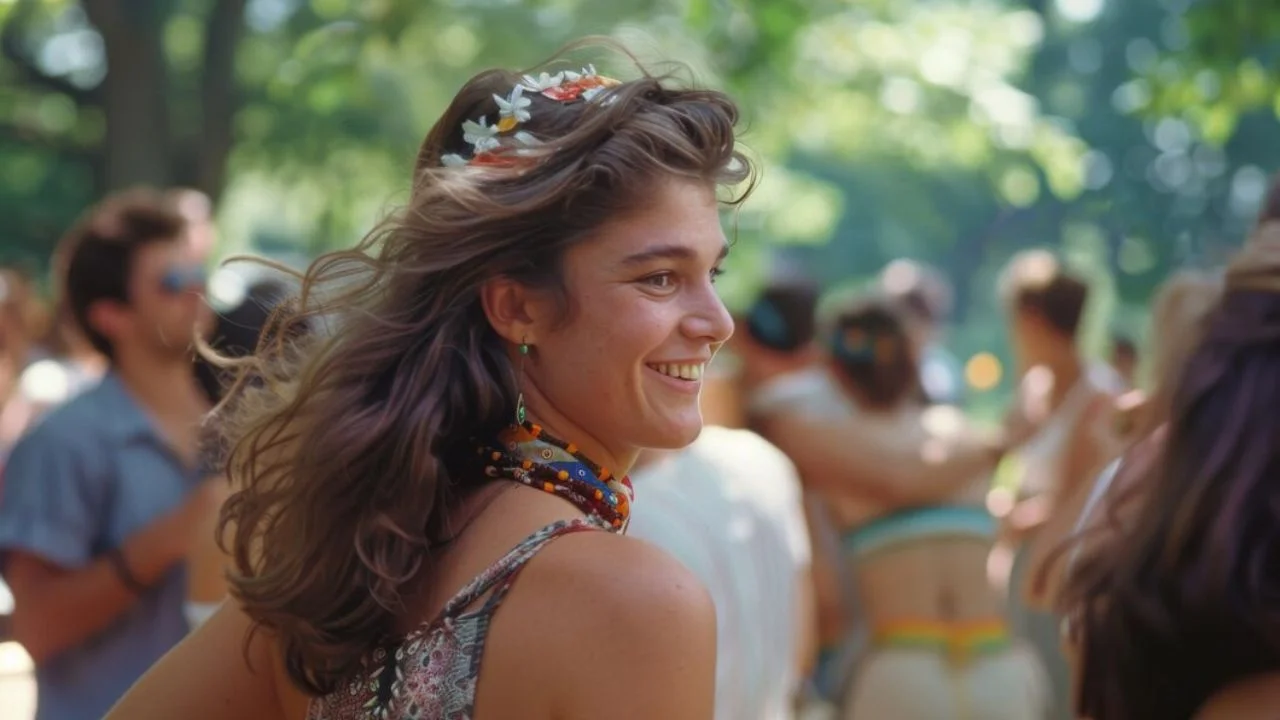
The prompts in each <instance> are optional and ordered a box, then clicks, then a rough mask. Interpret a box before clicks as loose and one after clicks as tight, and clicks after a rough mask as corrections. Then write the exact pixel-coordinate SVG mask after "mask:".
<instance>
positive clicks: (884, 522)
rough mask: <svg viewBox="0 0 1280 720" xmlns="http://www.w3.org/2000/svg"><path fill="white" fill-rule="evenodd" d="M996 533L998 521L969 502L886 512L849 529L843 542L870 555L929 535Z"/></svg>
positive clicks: (855, 552)
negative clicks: (891, 512)
mask: <svg viewBox="0 0 1280 720" xmlns="http://www.w3.org/2000/svg"><path fill="white" fill-rule="evenodd" d="M995 536H996V521H995V518H993V517H991V514H990V513H988V512H987V510H986V508H984V507H979V506H967V505H948V506H938V507H923V508H915V509H912V510H903V511H901V512H896V513H893V514H892V515H886V516H884V517H880V518H877V519H875V520H872V521H871V522H868V523H865V524H863V525H861V526H859V527H856V528H852V529H850V530H847V531H845V533H844V535H843V537H842V544H843V545H844V549H845V551H847V552H848V553H850V554H851V555H853V556H854V557H866V556H868V555H871V554H873V553H876V552H879V551H881V550H885V549H888V548H890V547H893V546H895V545H899V544H901V543H905V542H910V541H913V540H921V539H925V538H942V537H973V538H979V539H983V540H988V539H993V538H995Z"/></svg>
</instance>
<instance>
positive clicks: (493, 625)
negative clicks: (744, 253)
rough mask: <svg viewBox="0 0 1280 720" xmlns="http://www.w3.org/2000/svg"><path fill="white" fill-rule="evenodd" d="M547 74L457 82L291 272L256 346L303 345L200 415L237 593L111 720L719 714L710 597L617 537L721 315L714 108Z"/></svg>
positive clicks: (686, 410)
mask: <svg viewBox="0 0 1280 720" xmlns="http://www.w3.org/2000/svg"><path fill="white" fill-rule="evenodd" d="M562 60H563V58H562ZM562 60H561V61H557V63H556V64H553V65H548V66H544V67H542V68H540V69H538V70H536V71H531V72H528V73H516V72H510V71H505V70H490V71H487V72H483V73H481V74H479V75H477V76H475V77H474V78H472V79H471V80H469V81H468V82H467V83H466V84H465V85H464V86H463V87H462V89H461V90H460V91H459V92H458V94H457V95H456V96H455V97H454V98H453V101H452V102H451V103H450V105H449V107H448V108H447V109H446V110H445V111H444V114H443V115H442V116H441V118H440V119H439V120H438V121H437V122H436V124H435V125H434V126H433V128H432V129H431V131H430V133H429V134H428V135H427V138H426V140H425V142H424V143H423V144H422V148H421V150H420V152H419V154H418V156H417V162H416V167H415V168H414V170H413V174H412V182H413V187H412V190H411V192H410V193H409V196H408V205H407V207H405V208H404V209H403V210H402V211H400V212H398V213H395V214H394V215H392V216H391V217H389V218H388V219H387V220H386V221H385V222H384V223H382V224H380V225H379V226H378V227H377V228H376V229H375V230H374V231H373V232H371V233H370V234H369V235H368V236H367V238H366V240H365V241H364V242H362V243H361V244H360V245H358V246H357V247H356V248H353V249H347V250H342V251H337V252H333V253H330V254H327V255H325V256H322V257H320V258H319V259H317V260H316V261H315V262H314V263H313V264H312V265H311V266H310V268H309V269H308V270H307V271H306V272H305V273H304V274H303V277H302V279H301V287H300V288H299V290H298V300H297V301H296V303H294V304H292V307H291V309H290V312H289V313H287V314H286V315H283V316H281V317H279V319H278V322H273V323H271V324H269V326H268V329H267V332H268V333H269V334H271V335H272V336H273V337H286V338H287V337H288V336H289V335H290V334H291V333H292V332H294V331H295V330H296V329H297V328H298V326H299V324H300V323H304V322H308V321H309V320H310V319H311V318H313V317H316V316H317V315H319V316H323V318H324V321H325V327H324V328H323V330H324V332H315V333H312V334H309V335H305V336H303V337H302V338H301V339H300V340H299V343H284V344H276V343H268V344H265V345H264V346H263V347H262V351H261V352H259V353H257V354H255V355H254V356H253V358H254V359H253V364H252V366H251V367H250V368H249V369H247V370H246V372H249V373H251V375H250V377H252V378H253V379H254V380H255V382H253V383H246V382H243V379H244V378H245V377H246V376H245V375H240V376H239V379H238V381H237V384H236V386H234V387H233V389H232V390H231V391H230V394H229V395H228V398H227V404H226V408H227V413H226V415H225V417H223V418H221V419H220V424H221V425H222V427H223V428H224V429H225V431H226V432H227V433H228V435H229V437H228V441H229V442H230V443H231V453H230V457H229V460H228V465H227V467H228V470H229V475H230V479H231V482H232V486H233V487H234V488H235V492H234V493H233V494H232V496H231V498H230V500H229V501H228V503H227V505H226V507H225V508H224V511H223V520H224V524H225V526H226V527H229V529H230V533H229V537H228V541H227V545H228V550H229V551H230V553H231V555H232V556H233V558H234V561H235V562H234V564H235V567H234V570H233V572H232V574H231V577H230V578H229V580H230V586H231V595H232V598H233V600H232V601H229V602H227V603H224V604H223V606H222V607H221V608H220V609H219V610H218V611H217V612H216V613H215V614H214V615H213V617H211V618H209V620H208V621H206V622H205V623H204V624H203V625H201V626H200V627H199V628H197V629H196V630H195V632H193V633H192V634H191V635H190V636H189V637H188V638H187V639H186V640H185V641H184V642H183V643H182V644H180V645H179V646H178V647H177V648H175V649H174V651H173V652H171V653H170V654H169V655H168V656H167V657H165V659H163V660H162V661H161V662H160V663H159V664H157V665H156V667H154V668H153V669H152V671H151V672H150V673H148V674H147V676H145V677H144V678H143V679H142V680H141V681H140V682H139V683H138V684H137V685H135V686H134V688H133V689H132V690H131V691H130V693H129V694H128V695H126V697H125V698H124V699H123V700H122V701H121V703H120V704H119V705H117V706H116V708H115V709H114V710H113V711H112V713H111V714H110V715H109V716H108V717H109V718H111V719H112V720H120V719H125V718H127V719H128V720H145V719H147V718H157V719H159V718H164V719H165V720H169V719H170V718H183V719H184V720H204V719H206V718H209V719H211V718H258V717H277V718H280V717H283V718H296V719H297V720H301V719H302V718H311V719H312V720H356V719H357V718H359V719H360V720H364V719H365V718H370V717H375V718H397V719H398V718H423V719H426V718H432V719H441V720H443V719H445V718H447V719H448V720H455V719H461V718H475V719H476V720H505V719H509V718H510V719H514V718H521V719H527V720H540V719H550V718H557V719H558V720H577V719H584V720H585V719H586V718H599V717H609V718H617V719H619V720H642V719H643V720H651V719H652V718H663V719H664V720H707V719H708V718H710V717H712V713H713V712H714V707H713V705H714V697H715V658H716V619H715V608H714V605H713V603H712V600H711V598H710V597H709V596H708V593H707V591H706V589H705V588H703V587H702V586H701V585H700V584H699V583H698V581H697V579H696V577H695V576H694V575H693V574H692V573H691V572H690V571H689V570H688V569H686V568H685V567H684V566H682V565H681V564H680V563H679V562H678V561H677V560H676V559H674V558H672V557H670V556H669V555H667V554H666V553H664V552H662V551H661V550H659V549H657V548H654V547H653V546H651V545H649V544H647V543H644V542H642V541H640V540H636V539H633V538H628V537H626V536H625V535H624V532H625V530H626V528H627V521H628V519H629V517H630V512H631V503H632V497H631V496H632V492H631V484H630V481H629V480H628V479H627V473H628V472H629V471H630V468H631V467H632V465H633V464H634V463H635V461H636V458H637V457H638V455H639V454H640V451H641V449H642V448H658V449H677V448H681V447H684V446H686V445H688V444H690V443H691V442H693V440H694V439H695V438H696V437H697V436H698V434H699V432H701V430H702V417H701V412H700V408H699V393H700V390H701V386H702V377H703V373H704V371H705V369H706V365H707V363H708V362H709V361H710V360H711V358H712V357H713V356H714V355H715V353H716V352H717V350H718V349H719V348H720V346H721V345H722V344H723V343H724V342H725V341H726V340H728V338H729V336H730V334H731V333H732V331H733V322H732V319H731V318H730V317H729V314H728V312H727V310H726V309H725V307H724V304H723V303H722V302H721V300H720V298H719V296H718V293H717V291H716V287H715V285H714V281H715V278H716V277H717V276H718V275H719V273H720V265H721V262H722V261H723V259H724V257H725V253H726V252H727V251H728V245H727V241H726V238H725V234H724V230H723V228H722V227H721V215H720V211H721V205H720V203H719V202H718V201H717V190H719V189H722V188H725V189H727V188H731V187H737V186H738V184H739V183H740V182H742V181H743V180H745V179H747V178H748V177H749V175H750V165H749V163H748V161H747V160H746V158H745V157H744V156H743V155H742V154H741V153H740V152H739V150H738V145H737V141H736V137H735V123H736V121H737V117H738V111H737V108H736V107H735V105H734V104H733V102H732V101H731V100H730V99H729V98H728V97H727V96H725V95H724V94H722V93H719V92H715V91H710V90H702V89H689V88H687V87H683V86H680V85H678V84H677V83H676V81H675V80H673V79H671V78H658V77H654V76H651V75H648V74H644V73H643V72H641V73H640V74H639V76H638V77H637V78H636V79H633V80H629V81H625V82H620V81H617V80H613V79H610V78H608V77H605V76H602V75H600V74H598V73H597V72H596V71H595V69H594V68H592V67H590V66H588V67H582V66H580V65H579V66H569V67H566V66H564V65H563V64H560V63H561V62H562ZM641 501H642V500H641Z"/></svg>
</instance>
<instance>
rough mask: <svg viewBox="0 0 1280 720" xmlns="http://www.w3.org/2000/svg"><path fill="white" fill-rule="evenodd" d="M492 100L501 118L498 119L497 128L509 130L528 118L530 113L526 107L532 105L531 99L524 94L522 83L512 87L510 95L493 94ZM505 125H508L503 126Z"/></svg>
mask: <svg viewBox="0 0 1280 720" xmlns="http://www.w3.org/2000/svg"><path fill="white" fill-rule="evenodd" d="M493 101H494V102H496V103H498V115H499V116H500V117H501V118H502V119H501V120H499V121H498V129H499V130H510V129H511V128H512V127H515V126H516V124H518V123H522V122H527V121H528V120H529V117H530V115H529V111H528V110H527V109H526V108H528V107H529V106H530V105H532V104H533V101H532V100H530V99H529V98H527V97H525V96H524V87H523V86H522V85H517V86H515V87H514V88H512V89H511V95H510V96H508V97H506V98H503V97H501V96H499V95H494V96H493ZM506 125H509V126H510V127H504V126H506Z"/></svg>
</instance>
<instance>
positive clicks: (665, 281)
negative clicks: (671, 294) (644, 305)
mask: <svg viewBox="0 0 1280 720" xmlns="http://www.w3.org/2000/svg"><path fill="white" fill-rule="evenodd" d="M641 282H643V283H644V284H645V285H648V286H649V287H651V288H656V289H658V290H666V289H667V288H669V287H671V286H672V285H674V284H675V277H674V276H672V274H671V273H669V272H663V273H658V274H656V275H650V276H649V277H647V278H645V279H644V280H642V281H641Z"/></svg>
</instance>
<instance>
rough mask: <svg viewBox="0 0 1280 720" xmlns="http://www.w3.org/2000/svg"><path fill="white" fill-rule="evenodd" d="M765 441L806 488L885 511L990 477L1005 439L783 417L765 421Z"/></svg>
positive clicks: (861, 420) (877, 422)
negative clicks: (871, 502)
mask: <svg viewBox="0 0 1280 720" xmlns="http://www.w3.org/2000/svg"><path fill="white" fill-rule="evenodd" d="M762 429H763V430H764V433H765V435H766V436H767V437H768V438H769V439H770V440H771V441H773V442H774V443H775V444H777V445H778V447H780V448H782V450H783V451H784V452H785V453H786V454H787V455H788V456H789V457H790V458H791V459H792V462H794V463H795V464H796V465H797V467H799V469H800V474H801V477H803V478H804V480H805V483H807V484H808V486H809V487H810V488H811V489H814V490H817V491H819V492H824V493H833V494H850V493H854V494H860V495H865V496H870V497H874V498H875V499H876V500H878V501H880V502H883V503H884V504H886V505H889V506H906V505H917V504H921V503H927V502H931V501H934V500H938V499H941V498H944V497H946V496H948V495H951V494H953V493H955V492H956V491H958V490H959V489H961V488H963V487H965V486H966V485H969V484H971V483H972V482H973V478H974V477H975V476H978V475H981V474H983V473H988V472H990V471H992V470H993V469H994V468H995V466H996V464H997V463H998V462H999V461H1000V458H1001V457H1003V455H1004V453H1005V451H1006V449H1007V447H1008V445H1009V443H1008V442H1006V441H1005V440H1004V439H1003V433H1001V434H996V435H995V436H992V437H983V436H982V435H980V434H978V433H976V432H972V431H961V432H937V431H934V430H931V429H929V428H927V427H925V426H924V424H923V423H922V424H921V425H919V426H917V427H916V428H915V429H914V430H913V431H910V432H904V431H903V427H902V425H901V424H900V423H898V422H896V421H889V420H887V419H885V418H881V417H878V416H876V415H873V414H868V413H860V414H856V415H851V416H848V417H842V418H831V417H818V416H810V415H807V414H805V413H803V412H792V411H784V412H781V413H777V414H775V415H773V416H771V417H769V418H765V419H763V420H762Z"/></svg>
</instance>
